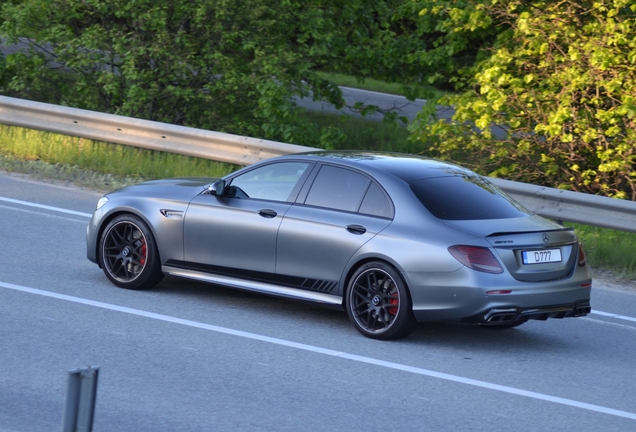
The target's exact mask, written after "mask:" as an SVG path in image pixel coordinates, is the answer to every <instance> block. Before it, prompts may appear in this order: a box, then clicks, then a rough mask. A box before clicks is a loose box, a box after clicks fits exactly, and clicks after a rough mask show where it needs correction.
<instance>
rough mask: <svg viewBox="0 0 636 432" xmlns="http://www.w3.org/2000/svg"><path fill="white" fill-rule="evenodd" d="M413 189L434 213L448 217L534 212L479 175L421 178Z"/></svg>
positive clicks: (512, 215) (500, 216)
mask: <svg viewBox="0 0 636 432" xmlns="http://www.w3.org/2000/svg"><path fill="white" fill-rule="evenodd" d="M410 186H411V190H412V191H413V193H414V194H415V196H417V198H418V199H419V200H420V202H421V203H422V204H424V207H426V209H427V210H428V211H429V212H431V213H432V214H433V216H435V217H437V218H439V219H444V220H476V219H508V218H515V217H523V216H527V215H528V214H530V212H529V211H528V210H526V209H524V208H523V207H522V206H521V205H520V204H519V203H517V202H516V201H514V200H512V198H510V197H509V196H507V195H506V194H504V193H503V192H502V191H500V190H499V189H498V188H496V187H495V186H494V185H493V184H492V183H490V182H489V181H487V180H485V179H484V178H482V177H478V176H450V177H437V178H431V179H423V180H417V181H414V182H412V183H411V184H410Z"/></svg>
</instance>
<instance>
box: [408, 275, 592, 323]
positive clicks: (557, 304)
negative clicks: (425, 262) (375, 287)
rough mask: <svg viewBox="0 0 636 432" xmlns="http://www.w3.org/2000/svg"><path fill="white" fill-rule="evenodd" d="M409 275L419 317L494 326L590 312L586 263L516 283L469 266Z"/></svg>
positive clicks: (416, 312) (414, 311)
mask: <svg viewBox="0 0 636 432" xmlns="http://www.w3.org/2000/svg"><path fill="white" fill-rule="evenodd" d="M407 277H408V282H407V284H409V283H410V285H409V287H410V288H411V290H410V291H411V298H412V301H413V313H414V315H415V317H416V319H417V320H418V321H420V322H444V321H445V322H470V323H477V324H484V325H498V324H511V323H514V322H518V321H520V322H524V321H527V320H530V319H534V320H545V319H548V318H568V317H576V316H584V315H586V314H587V313H589V312H590V294H591V288H592V280H591V278H590V276H589V273H588V271H587V268H577V269H576V271H575V272H574V274H573V275H572V276H571V277H569V278H565V279H561V280H556V281H549V282H520V281H517V280H514V279H513V278H512V277H510V276H509V275H506V274H500V275H488V274H485V273H480V272H476V271H473V270H469V269H461V270H459V271H457V272H454V273H444V274H439V275H431V274H428V275H421V274H413V273H409V274H407Z"/></svg>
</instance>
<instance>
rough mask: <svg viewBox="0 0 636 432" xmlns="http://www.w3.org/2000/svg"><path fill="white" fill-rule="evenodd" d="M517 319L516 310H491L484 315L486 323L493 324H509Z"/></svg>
mask: <svg viewBox="0 0 636 432" xmlns="http://www.w3.org/2000/svg"><path fill="white" fill-rule="evenodd" d="M516 319H517V310H516V309H491V310H490V311H488V313H486V314H485V315H484V321H486V322H487V323H491V324H508V323H511V322H513V321H515V320H516Z"/></svg>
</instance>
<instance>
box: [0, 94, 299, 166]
mask: <svg viewBox="0 0 636 432" xmlns="http://www.w3.org/2000/svg"><path fill="white" fill-rule="evenodd" d="M0 123H4V124H7V125H12V126H21V127H25V128H29V129H38V130H43V131H48V132H57V133H61V134H65V135H73V136H79V137H84V138H90V139H94V140H99V141H106V142H111V143H115V144H125V145H129V146H134V147H141V148H146V149H150V150H160V151H165V152H170V153H178V154H182V155H187V156H195V157H200V158H205V159H214V160H218V161H221V162H228V163H234V164H238V165H251V164H253V163H255V162H258V161H260V160H263V159H268V158H271V157H274V156H280V155H283V154H287V153H299V152H302V151H307V147H302V146H297V145H293V144H284V143H279V142H275V141H267V140H262V139H257V138H249V137H243V136H238V135H231V134H226V133H222V132H212V131H206V130H202V129H195V128H189V127H184V126H176V125H171V124H167V123H159V122H154V121H149V120H141V119H136V118H131V117H123V116H117V115H113V114H104V113H100V112H96V111H88V110H82V109H77V108H69V107H63V106H59V105H51V104H45V103H41V102H33V101H28V100H24V99H16V98H11V97H7V96H0Z"/></svg>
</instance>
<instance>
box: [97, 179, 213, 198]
mask: <svg viewBox="0 0 636 432" xmlns="http://www.w3.org/2000/svg"><path fill="white" fill-rule="evenodd" d="M215 180H217V179H216V178H212V177H184V178H169V179H161V180H151V181H147V182H144V183H139V184H136V185H133V186H127V187H124V188H121V189H117V190H116V191H113V192H111V193H109V194H108V195H111V196H112V195H118V196H124V195H127V196H135V197H146V198H164V199H176V200H186V201H189V200H190V199H192V197H194V196H195V195H197V194H199V193H201V192H202V191H203V190H204V189H205V188H206V187H207V186H208V185H209V184H211V183H212V182H214V181H215Z"/></svg>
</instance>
